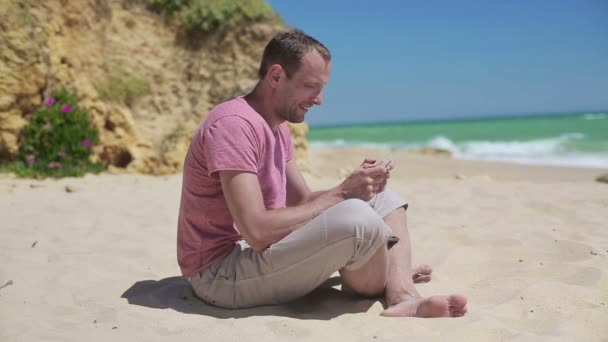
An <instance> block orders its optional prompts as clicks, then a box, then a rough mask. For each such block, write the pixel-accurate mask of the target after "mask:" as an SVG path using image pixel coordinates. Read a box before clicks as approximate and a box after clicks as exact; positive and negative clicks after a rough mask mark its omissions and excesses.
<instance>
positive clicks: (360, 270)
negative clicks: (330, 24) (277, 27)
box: [177, 31, 467, 317]
mask: <svg viewBox="0 0 608 342" xmlns="http://www.w3.org/2000/svg"><path fill="white" fill-rule="evenodd" d="M330 70H331V55H330V52H329V51H328V49H327V48H326V47H325V46H324V45H323V44H321V43H320V42H318V41H317V40H315V39H314V38H312V37H310V36H307V35H306V34H304V33H303V32H301V31H291V32H285V33H281V34H278V35H277V36H275V37H274V38H273V39H272V40H271V41H270V42H269V43H268V45H267V46H266V48H265V50H264V55H263V58H262V63H261V66H260V69H259V72H258V74H259V77H260V81H259V82H258V84H257V85H256V87H255V89H254V90H253V91H252V92H251V93H250V94H248V95H246V96H244V97H237V98H235V99H232V100H230V101H227V102H225V103H222V104H220V105H218V106H216V107H215V108H213V110H212V111H211V112H210V113H209V116H208V117H207V119H206V120H205V122H204V123H203V124H202V125H201V127H200V128H199V129H198V131H197V132H196V133H195V134H194V137H193V139H192V142H191V144H190V148H189V150H188V154H187V156H186V160H185V163H184V177H183V186H182V197H181V205H180V211H179V223H178V234H177V256H178V262H179V265H180V267H181V270H182V274H183V275H184V276H185V277H187V278H188V280H189V281H190V283H191V285H192V288H193V289H194V292H195V293H196V295H197V296H198V297H200V298H201V299H202V300H203V301H205V302H207V303H209V304H212V305H216V306H220V307H223V308H233V309H235V308H246V307H252V306H257V305H267V304H278V303H285V302H288V301H291V300H294V299H296V298H298V297H301V296H304V295H305V294H307V293H309V292H311V291H312V290H314V289H315V288H317V287H318V286H319V285H320V284H322V283H323V282H324V281H325V280H327V279H328V278H329V277H330V276H331V274H333V273H334V272H335V271H339V272H340V275H341V278H342V283H343V285H344V286H346V287H349V288H350V289H352V290H353V291H354V292H355V293H357V294H359V295H361V296H364V297H376V296H381V295H384V296H385V298H386V304H387V308H386V309H385V310H384V311H383V312H382V315H385V316H417V317H459V316H463V315H464V314H465V313H466V312H467V308H466V303H467V300H466V298H465V297H464V296H462V295H456V294H453V295H448V296H433V297H429V298H423V297H421V296H420V294H418V292H417V291H416V288H415V286H414V282H418V281H428V280H429V279H430V273H431V270H430V268H429V267H428V266H421V267H419V268H417V269H416V270H413V269H412V262H411V259H412V250H411V244H410V239H409V234H408V230H407V226H406V214H405V212H406V209H407V204H406V202H405V201H403V200H402V199H401V198H400V197H399V196H398V195H397V194H396V193H394V192H392V191H390V190H388V189H385V187H386V184H387V181H388V178H389V175H390V171H391V170H392V169H393V168H394V165H393V163H392V162H390V163H388V164H387V165H381V164H380V163H378V162H377V161H375V160H371V159H366V160H365V161H364V162H363V164H362V165H361V166H360V167H358V168H357V169H356V170H355V171H354V172H353V173H352V174H351V175H350V176H349V177H348V178H346V179H345V180H344V181H343V182H342V183H341V184H340V185H338V186H336V187H335V188H333V189H330V190H327V191H318V192H311V191H310V189H309V188H308V185H307V184H306V182H305V180H304V178H303V176H302V174H301V173H300V171H299V169H298V167H297V166H296V161H295V158H294V147H293V144H292V142H291V138H290V133H289V129H288V127H287V125H286V123H285V122H286V121H288V122H293V123H299V122H302V121H304V117H305V115H306V113H307V112H308V110H309V109H310V108H311V107H312V106H314V105H320V104H321V103H322V101H323V96H322V91H323V87H324V86H325V84H327V82H328V81H329V75H330ZM395 236H396V237H397V238H398V239H399V243H397V244H396V245H395V246H394V247H392V248H391V249H390V251H389V248H388V243H387V242H390V241H393V242H394V240H397V239H395V238H394V237H395Z"/></svg>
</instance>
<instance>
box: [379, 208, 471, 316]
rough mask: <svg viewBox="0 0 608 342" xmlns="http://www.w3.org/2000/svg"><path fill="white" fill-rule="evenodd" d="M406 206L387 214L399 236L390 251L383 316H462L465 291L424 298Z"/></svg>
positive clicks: (390, 223)
mask: <svg viewBox="0 0 608 342" xmlns="http://www.w3.org/2000/svg"><path fill="white" fill-rule="evenodd" d="M405 212H406V210H405V208H403V207H402V208H398V209H396V210H394V211H393V212H391V213H390V214H388V215H387V216H386V217H384V222H386V224H387V225H388V226H389V227H390V228H391V230H392V231H393V234H394V235H395V236H397V237H399V243H397V244H396V245H395V246H394V247H393V248H391V250H390V251H389V253H388V254H389V268H388V278H387V283H386V291H385V296H386V304H387V306H388V308H387V309H386V310H385V311H384V312H382V315H384V316H416V317H460V316H463V315H464V314H465V313H466V312H467V307H466V304H467V299H466V297H464V296H462V295H457V294H453V295H449V296H432V297H429V298H423V297H422V296H421V295H420V294H419V293H418V291H417V290H416V287H415V286H414V281H413V279H412V273H414V272H413V271H412V248H411V241H410V236H409V232H408V229H407V220H406V213H405Z"/></svg>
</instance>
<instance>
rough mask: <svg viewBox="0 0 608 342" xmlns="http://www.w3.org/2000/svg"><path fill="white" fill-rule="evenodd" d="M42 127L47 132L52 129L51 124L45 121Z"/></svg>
mask: <svg viewBox="0 0 608 342" xmlns="http://www.w3.org/2000/svg"><path fill="white" fill-rule="evenodd" d="M42 129H44V130H45V131H47V132H50V131H52V130H53V126H51V124H50V123H47V124H46V125H44V126H42Z"/></svg>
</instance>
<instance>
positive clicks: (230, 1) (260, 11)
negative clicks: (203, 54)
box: [148, 0, 281, 33]
mask: <svg viewBox="0 0 608 342" xmlns="http://www.w3.org/2000/svg"><path fill="white" fill-rule="evenodd" d="M148 7H149V8H150V9H152V10H154V11H156V12H159V13H161V14H162V15H164V16H166V17H168V18H175V19H177V20H178V21H179V22H180V23H182V24H183V25H184V27H185V28H186V29H187V30H191V31H200V32H204V33H214V32H222V31H225V30H227V29H230V28H233V27H236V26H238V25H242V24H247V23H254V22H260V21H277V22H280V21H281V19H280V18H279V16H278V15H277V14H276V13H275V12H274V10H273V9H272V7H270V5H269V4H268V3H267V2H266V1H265V0H148Z"/></svg>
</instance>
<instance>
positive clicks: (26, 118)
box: [23, 113, 33, 120]
mask: <svg viewBox="0 0 608 342" xmlns="http://www.w3.org/2000/svg"><path fill="white" fill-rule="evenodd" d="M32 116H33V115H32V114H31V113H27V114H25V115H24V116H23V118H25V120H31V119H32Z"/></svg>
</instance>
